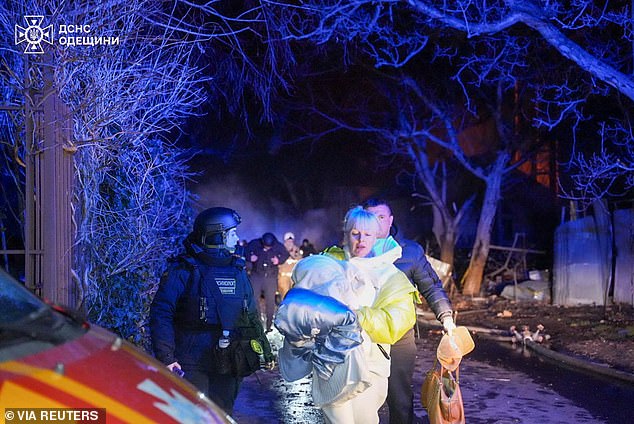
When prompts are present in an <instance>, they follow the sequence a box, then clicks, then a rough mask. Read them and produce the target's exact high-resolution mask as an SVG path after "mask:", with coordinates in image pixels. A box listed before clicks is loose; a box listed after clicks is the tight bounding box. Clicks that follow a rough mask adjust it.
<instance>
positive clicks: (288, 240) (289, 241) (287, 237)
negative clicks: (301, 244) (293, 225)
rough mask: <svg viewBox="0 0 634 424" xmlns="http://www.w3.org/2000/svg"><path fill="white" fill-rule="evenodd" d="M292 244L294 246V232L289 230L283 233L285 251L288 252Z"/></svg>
mask: <svg viewBox="0 0 634 424" xmlns="http://www.w3.org/2000/svg"><path fill="white" fill-rule="evenodd" d="M293 246H296V244H295V234H293V233H291V232H290V231H289V232H287V233H284V247H285V248H286V251H287V252H289V253H290V251H291V248H292V247H293Z"/></svg>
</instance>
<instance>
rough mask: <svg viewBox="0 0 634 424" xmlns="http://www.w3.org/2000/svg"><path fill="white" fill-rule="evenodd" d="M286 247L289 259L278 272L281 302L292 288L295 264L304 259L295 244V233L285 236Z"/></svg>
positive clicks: (278, 292) (279, 267) (280, 266)
mask: <svg viewBox="0 0 634 424" xmlns="http://www.w3.org/2000/svg"><path fill="white" fill-rule="evenodd" d="M284 247H285V248H286V251H287V252H288V254H289V257H288V259H286V261H284V263H282V264H280V265H279V266H278V270H277V294H278V296H279V300H280V301H281V300H282V299H284V296H286V293H287V292H288V291H289V290H290V288H291V286H292V281H291V274H292V272H293V267H295V264H296V263H297V262H299V260H300V259H302V254H301V251H300V250H299V247H298V246H297V245H296V244H295V235H293V233H290V232H289V233H286V234H284Z"/></svg>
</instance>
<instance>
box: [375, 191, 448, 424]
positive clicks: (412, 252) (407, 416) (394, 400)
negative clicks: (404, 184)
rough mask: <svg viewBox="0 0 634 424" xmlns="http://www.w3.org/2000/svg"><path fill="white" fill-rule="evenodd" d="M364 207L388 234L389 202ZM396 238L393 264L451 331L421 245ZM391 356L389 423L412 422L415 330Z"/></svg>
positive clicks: (441, 292) (439, 286)
mask: <svg viewBox="0 0 634 424" xmlns="http://www.w3.org/2000/svg"><path fill="white" fill-rule="evenodd" d="M364 207H365V209H367V210H368V211H370V212H372V213H373V214H375V215H376V216H377V218H379V224H380V230H379V231H380V233H379V237H380V238H386V237H388V236H389V235H390V230H391V229H392V224H393V222H394V217H393V216H392V210H391V208H390V206H389V205H388V203H387V202H385V201H384V200H380V199H369V200H367V201H366V202H365V203H364ZM396 241H397V242H398V243H399V244H400V245H401V247H402V248H403V254H402V256H401V258H400V259H398V260H397V261H396V262H395V263H394V265H396V267H397V268H398V269H400V270H401V271H403V272H404V273H405V275H407V278H409V280H410V282H411V283H412V284H413V285H414V286H415V287H416V288H417V289H418V291H419V292H420V294H421V295H422V297H424V298H425V300H426V301H427V304H428V305H429V307H430V308H431V309H432V311H433V312H434V314H435V315H436V318H437V319H438V321H440V322H442V324H443V327H444V328H445V330H446V331H448V332H451V331H453V329H454V328H455V327H456V326H455V324H454V322H453V318H452V308H451V302H450V300H449V298H448V297H447V293H445V290H444V289H443V288H442V283H441V281H440V279H439V278H438V275H436V273H435V272H434V270H433V269H432V267H431V265H430V263H429V261H428V260H427V258H426V257H425V252H424V250H423V248H422V247H421V246H420V245H419V244H418V243H416V242H414V241H412V240H407V239H404V238H397V239H396ZM390 355H391V357H392V361H391V364H390V378H389V380H388V391H387V404H388V407H389V411H390V424H412V423H413V422H414V405H413V400H414V394H413V391H412V375H413V373H414V363H415V360H416V341H415V340H414V329H411V330H410V331H408V332H407V333H406V334H405V335H404V336H403V337H402V338H401V340H399V341H398V342H396V343H395V344H394V345H392V349H391V352H390Z"/></svg>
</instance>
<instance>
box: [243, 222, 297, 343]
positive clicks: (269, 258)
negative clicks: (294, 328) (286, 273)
mask: <svg viewBox="0 0 634 424" xmlns="http://www.w3.org/2000/svg"><path fill="white" fill-rule="evenodd" d="M246 251H247V259H248V260H249V261H250V262H251V263H250V266H251V282H252V283H253V291H254V292H255V295H256V296H259V297H263V298H264V309H265V310H264V311H262V310H260V315H261V316H262V315H266V330H267V331H270V330H271V326H272V325H273V315H274V314H275V292H276V291H277V274H278V272H279V269H278V267H279V265H280V264H283V263H284V262H285V261H286V260H287V259H288V257H289V253H288V252H287V251H286V248H285V247H284V245H283V244H282V243H280V242H279V241H278V240H277V238H276V237H275V235H274V234H273V233H264V234H262V237H260V238H258V239H255V240H251V241H250V242H249V244H247V249H246ZM261 305H262V303H260V302H259V303H258V306H261Z"/></svg>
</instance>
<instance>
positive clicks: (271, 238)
mask: <svg viewBox="0 0 634 424" xmlns="http://www.w3.org/2000/svg"><path fill="white" fill-rule="evenodd" d="M276 241H277V238H276V237H275V235H274V234H273V233H264V234H262V244H263V245H264V246H266V247H271V246H273V245H274V244H275V242H276Z"/></svg>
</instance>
